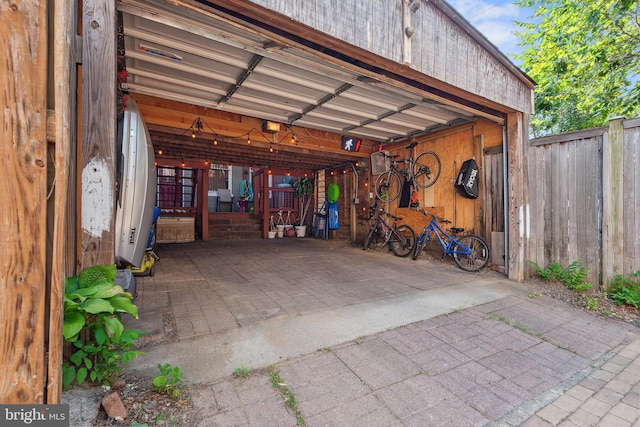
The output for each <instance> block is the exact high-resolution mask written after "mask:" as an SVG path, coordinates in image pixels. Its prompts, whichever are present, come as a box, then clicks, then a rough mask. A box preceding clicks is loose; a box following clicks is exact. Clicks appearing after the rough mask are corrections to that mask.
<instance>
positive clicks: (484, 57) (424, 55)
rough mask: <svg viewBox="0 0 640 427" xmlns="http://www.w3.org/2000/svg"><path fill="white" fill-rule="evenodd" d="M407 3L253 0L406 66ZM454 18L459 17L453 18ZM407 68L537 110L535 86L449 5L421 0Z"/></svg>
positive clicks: (391, 0) (392, 0)
mask: <svg viewBox="0 0 640 427" xmlns="http://www.w3.org/2000/svg"><path fill="white" fill-rule="evenodd" d="M403 1H405V0H389V1H385V2H380V1H379V0H343V1H339V2H338V1H335V0H310V1H305V2H290V1H283V0H251V3H255V4H257V5H260V6H262V7H264V8H266V9H270V10H272V11H275V12H278V13H281V14H283V15H285V16H287V17H289V18H290V19H291V20H293V21H297V22H300V23H302V24H305V25H307V26H309V27H311V28H313V29H315V30H318V31H321V32H323V33H326V34H328V35H330V36H332V37H335V38H337V39H339V40H341V41H344V42H347V43H349V44H352V45H353V46H357V47H359V48H362V49H365V50H367V51H369V52H371V53H373V54H376V55H379V56H381V57H383V58H385V59H389V60H392V61H394V62H396V63H399V64H403V55H402V46H403V43H404V28H402V23H403V19H402V3H403ZM454 17H455V18H456V19H454ZM411 22H412V26H413V27H414V29H415V33H414V34H413V36H412V43H411V58H412V63H411V64H410V66H409V68H410V69H412V70H415V71H418V72H420V73H423V74H425V75H427V76H430V77H433V78H435V79H437V80H439V81H442V82H444V83H446V84H448V85H450V86H451V87H452V88H456V89H461V90H464V91H467V92H468V93H471V94H474V95H478V96H481V97H483V98H486V99H488V100H491V101H494V102H496V103H497V104H500V105H502V106H506V107H509V108H512V109H514V110H518V111H522V112H524V113H525V114H529V113H532V112H533V93H532V88H533V82H532V81H530V80H528V78H526V77H525V76H524V74H523V73H521V72H520V71H519V70H517V68H516V67H515V66H514V65H513V64H512V63H511V62H510V61H509V60H508V59H507V58H506V57H505V56H504V55H503V54H502V53H500V52H499V51H498V50H497V49H495V47H493V46H492V45H491V44H490V43H489V42H488V41H487V40H486V38H484V36H482V35H481V34H480V33H479V32H478V31H477V30H475V29H474V28H473V27H471V26H470V25H468V23H466V22H464V21H463V20H462V19H460V18H459V17H457V14H456V13H455V12H454V11H453V9H451V8H450V7H449V6H448V5H447V4H446V3H444V2H442V1H439V0H431V1H428V2H426V1H424V2H423V1H421V2H420V7H419V8H418V9H417V11H416V12H415V13H414V12H411Z"/></svg>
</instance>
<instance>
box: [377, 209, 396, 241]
mask: <svg viewBox="0 0 640 427" xmlns="http://www.w3.org/2000/svg"><path fill="white" fill-rule="evenodd" d="M383 215H389V214H387V212H385V211H384V210H382V209H380V211H379V212H378V216H377V217H376V222H377V223H378V227H379V228H380V232H381V233H380V234H381V235H383V236H384V243H383V245H382V247H384V245H387V244H389V240H390V239H391V234H392V232H393V228H394V226H395V221H396V220H395V219H393V218H392V219H393V225H391V226H389V224H387V221H385V220H384V218H383V217H382V216H383Z"/></svg>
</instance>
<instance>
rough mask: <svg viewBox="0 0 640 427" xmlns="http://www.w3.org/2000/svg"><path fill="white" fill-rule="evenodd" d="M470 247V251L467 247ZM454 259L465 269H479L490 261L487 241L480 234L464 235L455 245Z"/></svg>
mask: <svg viewBox="0 0 640 427" xmlns="http://www.w3.org/2000/svg"><path fill="white" fill-rule="evenodd" d="M465 248H466V249H469V253H463V252H467V250H466V249H465ZM453 250H454V253H453V259H454V261H455V262H456V264H458V267H460V268H461V269H463V270H465V271H478V270H480V269H482V268H484V266H486V265H487V264H488V263H489V257H490V251H489V245H488V244H487V241H486V240H484V239H483V238H482V237H480V236H463V237H461V238H459V239H457V240H456V244H455V245H454V246H453Z"/></svg>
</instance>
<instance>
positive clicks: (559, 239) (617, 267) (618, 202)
mask: <svg viewBox="0 0 640 427" xmlns="http://www.w3.org/2000/svg"><path fill="white" fill-rule="evenodd" d="M530 144H531V147H530V150H529V164H528V166H529V190H530V195H529V201H530V209H529V210H530V224H531V229H530V239H529V250H528V254H529V257H528V258H529V259H530V260H531V261H534V262H535V263H536V264H538V265H539V266H540V267H546V266H547V265H549V264H551V263H560V264H562V266H563V267H565V268H566V267H568V266H569V265H570V264H571V263H572V262H574V261H577V262H580V263H581V264H582V265H583V266H585V267H586V269H587V271H588V277H587V280H589V281H590V282H591V283H593V284H594V285H596V286H603V287H606V286H607V285H608V284H610V283H611V280H612V279H613V278H614V277H615V276H616V275H617V274H629V273H632V272H635V271H638V270H640V239H639V237H638V236H640V194H638V192H639V191H640V170H639V169H640V118H636V119H631V120H623V119H613V120H611V121H610V122H609V125H608V126H606V127H602V128H596V129H590V130H585V131H579V132H573V133H569V134H562V135H553V136H549V137H543V138H537V139H533V140H531V142H530Z"/></svg>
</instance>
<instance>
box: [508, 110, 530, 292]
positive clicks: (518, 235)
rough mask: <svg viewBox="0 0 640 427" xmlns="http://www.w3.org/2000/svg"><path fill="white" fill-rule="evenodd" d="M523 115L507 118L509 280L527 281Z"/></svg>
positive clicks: (527, 213) (524, 128) (526, 192)
mask: <svg viewBox="0 0 640 427" xmlns="http://www.w3.org/2000/svg"><path fill="white" fill-rule="evenodd" d="M525 122H526V121H525V119H524V117H523V114H522V113H511V114H508V115H507V170H508V172H507V177H508V178H507V179H508V189H507V197H508V198H509V210H508V218H509V222H508V224H505V227H507V228H508V234H509V237H508V246H509V247H508V248H505V253H506V254H507V260H506V261H507V264H508V268H509V271H508V272H507V274H508V276H509V279H512V280H517V281H522V280H524V279H525V278H526V277H527V246H528V244H529V233H530V218H529V212H530V209H529V187H528V180H527V155H528V149H529V145H528V144H525V143H524V141H525V140H526V138H525V135H526V132H527V129H528V126H525Z"/></svg>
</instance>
